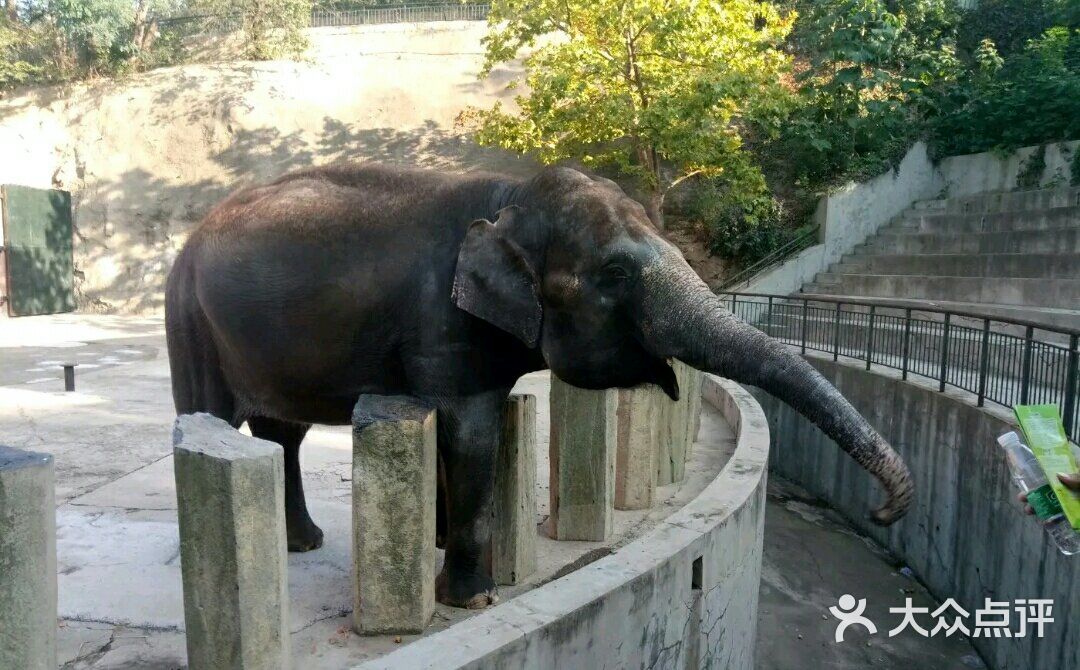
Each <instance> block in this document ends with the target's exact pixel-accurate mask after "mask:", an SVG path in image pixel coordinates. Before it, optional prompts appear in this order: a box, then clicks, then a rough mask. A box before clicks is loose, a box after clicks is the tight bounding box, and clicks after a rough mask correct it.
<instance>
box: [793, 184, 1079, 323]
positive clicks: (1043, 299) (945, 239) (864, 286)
mask: <svg viewBox="0 0 1080 670" xmlns="http://www.w3.org/2000/svg"><path fill="white" fill-rule="evenodd" d="M802 294H803V295H804V296H805V295H808V296H814V295H828V296H831V297H839V296H845V297H850V298H852V299H856V300H858V299H873V301H874V302H877V303H882V304H888V305H895V306H897V307H913V308H916V309H917V308H919V307H927V306H932V307H937V308H941V309H948V310H954V311H961V312H974V313H979V314H986V315H988V316H996V317H1002V318H1012V319H1022V320H1027V321H1033V322H1036V323H1040V324H1045V325H1048V326H1051V327H1053V326H1064V327H1070V328H1080V188H1076V187H1073V188H1056V189H1042V190H1032V191H1010V192H999V193H984V194H979V195H974V196H966V197H962V198H947V199H940V200H925V201H921V202H917V203H915V204H914V205H913V206H912V207H911V208H910V209H908V210H907V211H905V212H903V213H902V214H901V215H899V216H898V217H896V219H894V220H893V221H892V222H891V223H889V224H888V225H887V226H885V227H883V228H882V229H880V230H879V231H878V232H877V234H876V235H874V236H872V237H871V238H869V239H867V240H866V242H865V243H863V244H861V245H859V246H858V247H856V248H855V249H854V251H853V252H852V253H850V254H848V255H846V256H844V257H843V258H842V259H841V261H840V262H838V263H835V264H834V265H833V266H832V267H830V268H829V270H828V271H827V272H823V273H820V274H818V275H817V277H816V278H815V280H814V282H812V283H810V284H807V285H805V286H804V287H803V289H802Z"/></svg>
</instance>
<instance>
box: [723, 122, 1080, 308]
mask: <svg viewBox="0 0 1080 670" xmlns="http://www.w3.org/2000/svg"><path fill="white" fill-rule="evenodd" d="M1078 149H1080V141H1074V142H1062V143H1060V144H1048V145H1046V148H1045V150H1044V154H1043V156H1044V160H1045V167H1044V168H1043V170H1042V172H1041V174H1040V175H1039V182H1038V184H1039V185H1038V187H1039V188H1052V187H1054V186H1067V185H1068V184H1069V181H1070V179H1071V173H1070V163H1071V161H1072V158H1073V155H1074V152H1075V151H1077V150H1078ZM1038 150H1039V147H1024V148H1022V149H1017V150H1016V151H1015V152H1013V153H1011V154H1009V155H1007V156H999V155H998V154H995V153H990V152H987V153H980V154H970V155H966V156H952V157H949V158H945V159H942V160H941V161H940V162H939V163H938V164H936V165H935V164H934V163H933V162H932V161H931V159H930V155H929V154H928V153H927V148H926V145H925V144H924V143H922V142H917V143H916V144H915V145H914V146H912V147H911V149H910V150H909V151H908V153H907V155H905V156H904V159H903V160H902V161H901V162H900V164H899V165H897V166H896V167H895V168H892V169H890V170H889V171H888V172H887V173H885V174H883V175H880V176H878V177H876V178H874V179H871V180H869V181H866V182H863V183H860V184H856V183H854V182H853V183H850V184H848V185H846V186H844V187H842V188H840V189H839V190H837V191H835V192H833V193H830V194H828V195H826V196H825V197H823V198H821V200H820V201H818V206H817V209H816V210H815V212H814V221H815V223H817V224H818V226H819V228H820V233H819V242H818V244H815V245H814V246H812V247H809V248H807V249H804V250H803V251H802V252H800V253H798V254H796V255H795V256H793V257H791V258H789V259H788V260H786V261H784V262H783V263H782V264H781V265H778V266H776V267H774V268H772V269H769V270H766V271H765V272H762V273H761V274H759V275H757V276H756V277H754V278H753V279H752V280H751V281H750V282H748V283H747V284H746V285H744V286H740V287H734V288H733V289H732V290H738V291H743V292H751V293H782V294H788V293H795V292H797V291H798V290H799V289H800V288H802V286H803V284H806V283H807V282H811V281H813V280H814V277H815V276H817V274H818V273H819V272H825V271H826V270H827V269H828V268H829V266H830V265H832V264H833V263H836V262H837V261H839V260H840V259H841V258H842V257H843V256H844V254H847V253H849V252H851V250H852V249H854V248H855V246H857V245H858V244H861V243H862V242H863V241H865V240H866V238H868V237H870V236H871V235H873V234H874V233H875V232H877V230H878V228H880V227H882V226H883V225H885V224H886V223H888V222H889V221H891V220H892V219H893V218H894V217H895V216H896V215H898V214H899V213H900V212H903V211H904V210H905V209H907V208H908V207H910V206H911V205H912V203H914V202H915V201H917V200H929V199H934V198H945V197H947V198H959V197H964V196H968V195H973V194H976V193H985V192H988V191H1011V190H1014V189H1017V188H1018V184H1017V176H1018V175H1019V174H1021V173H1022V172H1023V171H1024V168H1025V166H1026V165H1027V164H1028V161H1029V160H1030V158H1031V156H1032V154H1034V153H1035V152H1036V151H1038Z"/></svg>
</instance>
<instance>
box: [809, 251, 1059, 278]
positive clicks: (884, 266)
mask: <svg viewBox="0 0 1080 670" xmlns="http://www.w3.org/2000/svg"><path fill="white" fill-rule="evenodd" d="M829 272H832V273H841V274H851V273H854V274H885V275H949V276H954V277H1027V278H1043V279H1080V253H1071V254H1069V253H1062V254H848V255H847V256H845V257H844V258H843V259H842V261H841V262H840V263H837V264H835V265H834V266H833V267H831V268H829Z"/></svg>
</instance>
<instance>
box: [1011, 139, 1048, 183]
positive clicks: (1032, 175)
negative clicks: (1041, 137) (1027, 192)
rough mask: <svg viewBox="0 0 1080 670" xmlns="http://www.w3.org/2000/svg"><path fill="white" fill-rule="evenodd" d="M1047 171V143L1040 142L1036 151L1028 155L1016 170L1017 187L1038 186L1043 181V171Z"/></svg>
mask: <svg viewBox="0 0 1080 670" xmlns="http://www.w3.org/2000/svg"><path fill="white" fill-rule="evenodd" d="M1045 171H1046V145H1045V144H1040V145H1039V147H1038V148H1037V149H1035V151H1034V152H1033V153H1032V154H1031V155H1030V156H1028V157H1027V159H1026V160H1025V161H1024V163H1023V165H1021V166H1020V169H1019V170H1017V172H1016V187H1017V188H1020V189H1032V188H1038V187H1039V182H1040V181H1042V176H1043V172H1045Z"/></svg>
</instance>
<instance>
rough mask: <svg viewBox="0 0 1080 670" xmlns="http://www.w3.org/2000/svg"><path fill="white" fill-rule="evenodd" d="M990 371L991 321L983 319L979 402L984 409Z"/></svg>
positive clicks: (978, 404)
mask: <svg viewBox="0 0 1080 670" xmlns="http://www.w3.org/2000/svg"><path fill="white" fill-rule="evenodd" d="M989 371H990V319H983V332H982V349H980V351H979V400H978V402H977V403H976V407H982V406H983V402H984V401H985V400H986V376H987V374H988V373H989Z"/></svg>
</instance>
